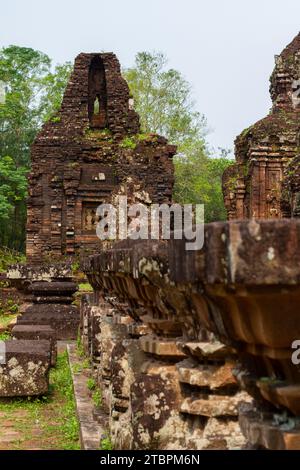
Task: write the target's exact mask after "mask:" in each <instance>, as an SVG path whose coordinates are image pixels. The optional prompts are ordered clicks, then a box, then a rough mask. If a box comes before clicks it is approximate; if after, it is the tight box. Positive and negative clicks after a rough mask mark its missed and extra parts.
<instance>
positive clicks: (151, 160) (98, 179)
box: [26, 53, 176, 264]
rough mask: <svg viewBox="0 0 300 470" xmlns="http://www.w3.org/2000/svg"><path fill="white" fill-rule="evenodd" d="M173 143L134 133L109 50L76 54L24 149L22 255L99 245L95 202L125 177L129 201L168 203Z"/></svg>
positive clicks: (120, 186) (32, 259) (47, 255)
mask: <svg viewBox="0 0 300 470" xmlns="http://www.w3.org/2000/svg"><path fill="white" fill-rule="evenodd" d="M175 151H176V148H175V147H174V146H172V145H169V144H168V142H167V140H166V139H164V138H163V137H160V136H157V135H154V134H153V135H151V134H141V133H140V126H139V118H138V116H137V114H136V112H135V111H134V110H133V99H132V98H131V97H130V94H129V89H128V85H127V83H126V82H125V80H124V79H123V78H122V76H121V72H120V65H119V62H118V60H117V58H116V56H115V55H114V54H110V53H107V54H79V55H78V56H77V58H76V60H75V65H74V70H73V73H72V75H71V77H70V80H69V83H68V86H67V89H66V91H65V94H64V97H63V102H62V106H61V108H60V110H59V111H58V113H57V115H56V116H54V117H53V118H52V119H50V120H49V121H48V122H47V123H46V124H45V125H44V126H43V128H42V130H41V132H40V133H39V134H38V136H37V138H36V139H35V142H34V144H33V146H32V151H31V162H32V170H31V174H30V177H29V199H28V216H27V243H26V251H27V253H26V254H27V260H28V262H29V263H36V264H40V263H41V260H42V259H44V260H46V261H47V260H51V261H53V260H54V259H55V258H56V259H63V258H64V257H65V256H70V255H76V254H77V253H78V252H80V251H85V252H91V251H94V250H97V249H99V245H100V244H99V240H98V238H97V236H96V233H95V226H96V224H97V214H96V209H97V207H98V206H99V205H100V204H101V203H103V202H109V201H110V199H111V195H112V193H115V194H116V193H118V192H120V193H122V192H124V191H125V193H126V189H124V186H125V187H126V185H127V184H130V186H131V187H132V188H133V195H134V196H135V199H136V201H140V202H143V201H144V202H147V203H150V202H157V203H163V202H166V203H169V202H170V201H171V196H172V187H173V166H172V157H173V155H174V154H175Z"/></svg>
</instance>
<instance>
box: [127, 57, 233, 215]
mask: <svg viewBox="0 0 300 470" xmlns="http://www.w3.org/2000/svg"><path fill="white" fill-rule="evenodd" d="M123 74H124V77H125V78H126V80H127V82H128V84H129V88H130V91H131V94H132V95H133V97H134V101H135V108H136V110H137V112H138V113H139V115H140V120H141V127H142V130H143V132H154V133H158V134H161V135H163V136H165V137H167V138H168V139H169V140H170V141H171V142H172V143H174V144H176V145H177V152H178V153H177V155H176V157H175V158H174V164H175V187H174V200H175V201H176V202H179V203H182V204H184V203H199V204H201V203H202V204H205V219H206V222H211V221H213V220H223V219H225V218H226V212H225V208H224V204H223V196H222V184H221V179H222V174H223V171H224V169H225V168H226V167H227V166H228V165H229V164H230V163H232V162H231V160H230V159H228V158H227V157H228V156H227V155H226V151H225V150H221V157H220V158H212V155H211V152H210V151H209V150H208V146H207V143H206V140H205V136H206V134H207V123H206V119H205V117H204V116H203V115H202V114H201V113H199V112H198V111H196V110H195V103H194V100H193V99H192V90H191V86H190V84H189V83H188V82H187V81H186V80H185V79H184V77H183V76H182V75H181V73H180V72H178V71H177V70H174V69H167V58H166V56H165V55H164V54H162V53H160V52H154V53H152V54H151V53H149V52H139V53H138V54H137V55H136V58H135V65H134V67H132V68H129V69H127V70H125V71H124V72H123Z"/></svg>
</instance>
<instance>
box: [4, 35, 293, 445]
mask: <svg viewBox="0 0 300 470" xmlns="http://www.w3.org/2000/svg"><path fill="white" fill-rule="evenodd" d="M271 96H272V100H273V107H272V110H271V112H270V114H269V115H268V116H267V117H266V118H264V119H263V120H261V121H259V122H258V123H256V124H255V125H254V126H252V127H250V128H249V129H247V130H246V131H244V132H243V133H242V134H241V135H240V136H239V137H238V138H237V140H236V163H235V164H234V165H232V166H231V167H229V169H228V170H226V172H225V174H224V179H223V190H224V200H225V206H226V208H227V211H228V219H229V221H228V222H215V223H212V224H208V225H206V226H205V243H204V247H203V248H202V249H201V250H197V251H187V250H186V249H185V240H169V241H164V240H135V241H134V240H123V241H121V242H117V243H109V244H108V243H102V244H101V243H100V241H99V240H98V239H97V237H96V235H95V225H96V224H97V214H96V208H97V206H98V205H99V204H101V203H102V202H115V201H116V196H118V195H126V196H127V197H128V200H129V202H144V203H146V204H151V203H152V202H158V203H161V202H166V203H170V202H171V198H172V186H173V166H172V156H173V155H174V153H175V151H176V149H175V148H174V147H173V146H171V145H169V144H168V143H167V141H166V139H164V138H162V137H159V136H156V135H145V134H141V133H140V130H139V124H138V117H137V115H136V113H135V112H134V111H133V109H132V105H133V103H132V99H131V98H130V95H129V91H128V87H127V85H126V83H125V81H124V80H123V78H122V77H121V74H120V69H119V64H118V62H117V59H116V58H115V56H114V55H113V54H80V55H79V56H78V57H77V59H76V61H75V67H74V72H73V74H72V76H71V79H70V82H69V85H68V87H67V90H66V93H65V96H64V100H63V104H62V107H61V110H60V111H59V112H58V114H57V116H55V117H53V118H52V120H50V121H49V122H48V123H47V124H46V125H45V126H44V127H43V129H42V131H41V133H40V134H39V136H38V137H37V139H36V141H35V143H34V146H33V149H32V162H33V165H32V173H31V176H30V198H29V212H28V238H27V254H28V260H29V262H30V263H32V264H33V265H34V266H27V267H24V268H22V269H18V270H16V269H15V270H14V271H13V270H12V271H11V273H10V277H12V278H14V279H15V281H18V282H21V283H22V284H25V285H26V286H27V288H28V289H29V290H30V292H31V293H32V296H33V305H32V307H30V308H29V309H28V311H27V312H25V314H24V315H23V317H21V319H20V320H19V322H18V325H17V327H16V329H15V336H16V338H21V341H22V342H21V343H20V346H19V350H18V351H17V350H16V351H13V348H12V346H10V349H8V350H9V351H10V350H11V352H12V353H13V354H17V353H18V354H20V351H21V350H22V351H23V349H22V348H23V345H24V348H25V349H24V351H25V352H26V354H27V353H28V348H27V349H26V341H31V342H32V341H35V342H37V343H39V342H40V344H41V345H42V344H43V345H45V346H44V349H45V348H46V349H47V351H48V352H47V353H45V352H44V349H43V347H42V350H40V349H39V347H38V348H37V349H36V352H35V355H36V356H37V358H40V359H39V360H40V362H41V364H42V369H41V370H42V372H41V374H40V375H38V376H37V379H36V383H34V384H33V387H35V393H36V390H37V388H36V387H40V390H43V392H44V388H45V380H44V376H45V374H46V373H47V370H48V367H49V364H50V361H51V362H52V363H54V362H55V352H54V354H53V351H54V348H53V332H54V334H55V337H56V338H63V337H64V335H65V334H67V335H68V337H69V338H70V337H74V336H75V334H76V332H77V327H78V324H79V317H78V312H77V311H76V307H74V305H72V296H73V294H74V292H75V290H76V286H75V285H74V283H73V282H72V275H71V270H70V268H68V267H64V266H63V265H50V266H47V264H45V263H46V262H47V261H48V260H51V262H52V263H53V260H57V261H60V262H62V261H66V259H67V258H71V259H74V256H76V254H77V253H79V252H82V254H83V258H82V259H83V262H82V267H83V269H84V271H85V273H86V275H87V277H88V279H89V282H90V283H91V285H92V287H93V289H94V291H93V293H92V294H87V295H85V296H84V297H83V300H82V304H81V312H80V336H81V340H82V344H83V347H84V350H85V353H86V354H87V355H88V356H89V357H90V358H91V359H92V362H93V365H94V370H95V377H96V383H97V387H98V389H99V390H100V391H101V394H102V402H103V411H105V412H106V413H107V416H108V422H109V430H108V432H109V435H110V436H111V440H112V443H113V446H114V448H116V449H175V448H180V449H240V448H243V447H245V446H247V447H249V448H266V449H300V424H299V423H300V407H299V402H300V371H299V365H298V364H297V361H296V362H295V361H292V354H293V351H294V350H293V347H292V345H293V343H294V341H295V340H300V321H299V314H298V308H299V297H300V271H299V266H300V259H299V256H300V255H299V253H300V223H299V222H298V219H297V217H298V216H299V214H300V164H299V162H300V155H299V154H298V151H299V137H300V126H299V110H300V35H298V36H297V37H296V38H295V39H294V40H293V42H292V43H291V44H290V45H289V46H288V47H287V48H286V49H285V50H284V51H283V52H282V54H281V55H280V56H278V57H277V58H276V67H275V70H274V72H273V74H272V76H271ZM234 219H244V220H234ZM260 219H267V220H260ZM88 253H91V254H90V255H89V256H88ZM42 262H44V265H42V266H40V265H41V263H42ZM30 325H31V326H30ZM68 325H69V326H68ZM24 343H25V344H24ZM27 344H28V343H27ZM35 344H36V343H35ZM20 348H21V349H20ZM17 349H18V348H17ZM22 351H21V353H22V354H23V352H22ZM26 354H25V355H24V354H23V356H22V358H23V359H22V360H23V362H24V357H25V359H26ZM46 357H47V358H48V359H47V361H48V362H47V364H45V358H46ZM28 359H30V357H28ZM32 362H33V363H34V361H32ZM24 363H25V366H22V370H23V373H24V374H25V375H26V373H27V369H26V361H25V362H24ZM10 364H12V366H13V367H14V361H13V362H11V361H10V363H9V364H8V366H7V367H8V368H9V367H10ZM44 364H45V365H44ZM1 374H2V376H1ZM9 374H10V371H9V370H8V369H7V370H6V369H5V368H2V369H1V371H0V394H2V395H5V393H6V395H9V394H10V395H11V394H20V393H24V394H30V393H32V390H31V389H30V387H29V385H28V386H26V387H25V389H24V390H23V391H22V390H21V392H20V389H18V384H17V383H16V381H15V382H14V383H13V382H12V381H11V380H10V381H7V376H8V375H9ZM14 375H15V376H16V374H13V376H14ZM10 376H11V374H10ZM1 378H2V380H1ZM16 380H17V379H16ZM36 384H40V385H36ZM18 390H19V391H18Z"/></svg>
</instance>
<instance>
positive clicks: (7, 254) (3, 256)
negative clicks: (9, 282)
mask: <svg viewBox="0 0 300 470" xmlns="http://www.w3.org/2000/svg"><path fill="white" fill-rule="evenodd" d="M25 261H26V257H25V255H24V254H22V253H18V252H17V251H13V250H9V248H5V247H0V272H4V271H7V269H8V268H9V266H10V265H12V264H16V263H25Z"/></svg>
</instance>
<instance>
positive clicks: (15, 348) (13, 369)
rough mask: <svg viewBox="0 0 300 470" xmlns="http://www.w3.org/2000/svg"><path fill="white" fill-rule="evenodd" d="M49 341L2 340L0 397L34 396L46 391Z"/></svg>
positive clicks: (49, 355)
mask: <svg viewBox="0 0 300 470" xmlns="http://www.w3.org/2000/svg"><path fill="white" fill-rule="evenodd" d="M50 357H51V353H50V341H47V340H40V341H38V340H18V341H17V340H9V341H5V357H4V361H2V362H4V363H1V364H0V397H17V396H37V395H43V394H46V393H47V392H48V387H49V368H50Z"/></svg>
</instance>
